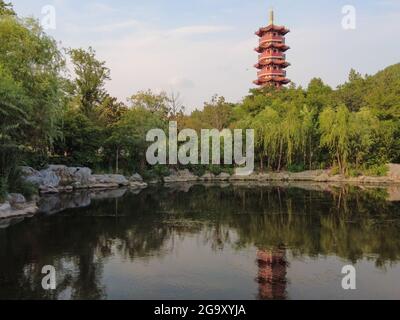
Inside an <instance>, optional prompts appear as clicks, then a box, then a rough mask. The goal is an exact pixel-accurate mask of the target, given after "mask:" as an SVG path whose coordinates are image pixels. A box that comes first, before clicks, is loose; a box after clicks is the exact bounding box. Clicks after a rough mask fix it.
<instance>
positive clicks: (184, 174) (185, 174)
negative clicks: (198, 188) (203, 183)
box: [164, 169, 199, 183]
mask: <svg viewBox="0 0 400 320" xmlns="http://www.w3.org/2000/svg"><path fill="white" fill-rule="evenodd" d="M197 180H199V177H197V176H195V175H194V174H193V173H191V172H190V171H189V170H187V169H185V170H181V171H177V172H173V173H172V174H171V175H170V176H169V177H164V182H167V183H168V182H187V181H197Z"/></svg>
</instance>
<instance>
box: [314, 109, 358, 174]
mask: <svg viewBox="0 0 400 320" xmlns="http://www.w3.org/2000/svg"><path fill="white" fill-rule="evenodd" d="M352 117H353V115H352V113H351V112H350V111H349V109H348V108H347V107H346V106H345V105H344V104H341V105H339V106H338V108H337V109H336V110H335V109H333V108H331V107H328V108H326V109H324V110H323V111H322V113H321V114H320V116H319V129H320V132H321V141H320V142H321V146H322V147H327V148H328V149H329V150H330V152H331V153H332V155H333V156H334V158H335V159H336V162H337V164H338V166H339V170H340V172H341V173H342V174H345V173H346V172H347V169H348V159H349V154H350V147H351V139H352V137H353V136H354V133H355V130H354V121H353V119H352Z"/></svg>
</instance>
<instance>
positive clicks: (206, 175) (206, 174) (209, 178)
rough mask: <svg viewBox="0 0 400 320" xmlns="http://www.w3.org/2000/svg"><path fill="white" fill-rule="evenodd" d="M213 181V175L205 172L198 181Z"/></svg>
mask: <svg viewBox="0 0 400 320" xmlns="http://www.w3.org/2000/svg"><path fill="white" fill-rule="evenodd" d="M214 179H215V175H214V174H212V173H211V172H206V173H205V174H203V175H202V176H201V178H200V180H203V181H209V180H214Z"/></svg>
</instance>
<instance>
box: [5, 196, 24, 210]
mask: <svg viewBox="0 0 400 320" xmlns="http://www.w3.org/2000/svg"><path fill="white" fill-rule="evenodd" d="M7 201H8V202H9V203H10V205H11V206H12V207H15V206H18V205H23V204H25V203H26V199H25V197H24V196H23V195H22V194H19V193H10V194H9V195H8V196H7Z"/></svg>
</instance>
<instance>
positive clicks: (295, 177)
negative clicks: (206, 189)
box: [164, 164, 400, 185]
mask: <svg viewBox="0 0 400 320" xmlns="http://www.w3.org/2000/svg"><path fill="white" fill-rule="evenodd" d="M192 181H200V182H202V181H203V182H207V181H230V182H235V181H240V182H246V181H248V182H268V181H288V182H290V181H299V182H301V181H304V182H323V183H324V182H328V183H348V184H376V185H390V184H400V164H388V173H387V175H385V176H381V177H372V176H358V177H346V176H343V175H338V174H332V173H331V170H309V171H302V172H298V173H293V172H269V173H253V174H251V175H248V176H238V175H229V174H227V173H221V174H219V175H214V174H212V173H206V174H204V175H203V176H201V177H198V176H196V175H194V174H193V173H191V172H190V171H189V170H181V171H173V172H172V173H171V175H170V176H168V177H165V178H164V182H165V183H176V182H192Z"/></svg>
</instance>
